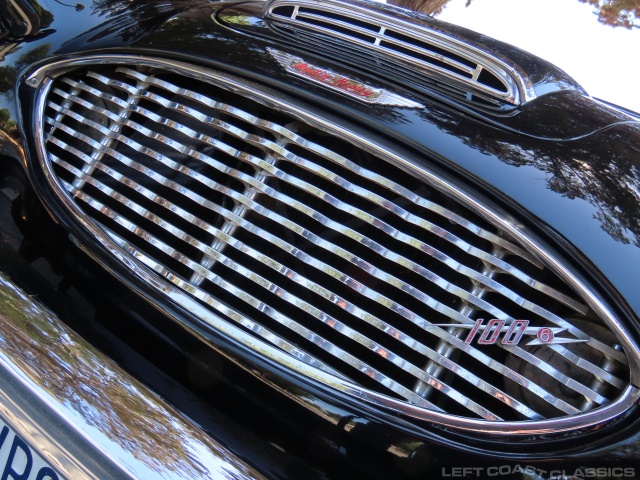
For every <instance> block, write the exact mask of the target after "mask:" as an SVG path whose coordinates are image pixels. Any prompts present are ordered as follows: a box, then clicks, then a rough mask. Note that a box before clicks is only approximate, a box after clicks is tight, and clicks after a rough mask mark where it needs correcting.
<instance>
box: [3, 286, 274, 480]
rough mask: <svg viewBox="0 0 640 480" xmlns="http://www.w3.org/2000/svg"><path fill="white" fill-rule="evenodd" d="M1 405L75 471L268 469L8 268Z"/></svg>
mask: <svg viewBox="0 0 640 480" xmlns="http://www.w3.org/2000/svg"><path fill="white" fill-rule="evenodd" d="M0 414H1V415H2V417H3V418H5V419H6V420H7V422H8V423H9V424H10V425H11V427H12V428H13V429H14V430H15V431H17V432H18V433H19V434H20V436H21V437H22V438H23V439H24V440H25V441H27V442H28V443H29V444H30V445H31V446H32V447H33V448H35V449H36V450H37V451H38V453H39V454H40V455H41V456H42V457H43V458H44V459H45V460H46V461H47V462H48V463H49V464H51V465H52V466H53V467H54V468H55V469H56V471H57V472H59V473H60V474H61V475H63V476H64V478H67V479H73V480H75V479H85V478H166V479H185V480H186V479H195V478H221V479H234V480H239V479H245V478H246V479H249V478H251V479H254V478H263V477H262V475H261V474H260V473H259V472H257V471H256V470H255V469H254V468H252V467H251V466H249V465H247V464H246V463H244V462H243V461H242V460H240V459H239V458H237V457H236V456H235V455H234V454H233V453H232V452H231V451H229V450H228V449H226V448H225V447H224V446H223V445H221V444H219V443H217V442H216V441H214V440H212V439H211V438H209V437H208V436H207V435H205V434H204V433H203V432H202V431H201V430H199V429H198V428H197V427H195V426H194V425H193V424H192V423H191V422H190V421H189V420H187V419H186V418H184V417H183V416H181V415H180V414H179V413H178V412H176V411H175V410H174V409H172V408H171V407H170V406H168V405H167V404H165V403H164V402H163V401H162V400H160V399H159V398H158V397H157V396H156V395H154V394H153V393H151V392H150V391H149V390H147V389H146V387H144V386H143V385H141V384H140V383H139V382H137V381H136V380H134V379H133V378H131V377H130V376H129V375H127V374H126V373H124V372H123V371H122V370H120V368H118V367H117V366H116V365H115V364H114V362H113V361H112V360H110V359H108V358H107V357H105V356H104V355H102V354H101V353H99V352H98V351H96V350H95V349H94V348H93V347H91V346H90V345H88V344H87V343H86V342H85V341H84V340H83V339H82V338H80V337H79V336H78V335H76V334H75V333H74V332H73V331H72V330H70V329H69V328H68V327H67V326H66V325H64V324H63V323H62V322H61V321H60V320H59V319H58V318H57V317H56V316H55V315H54V314H53V313H51V312H50V311H49V310H47V309H46V308H45V307H43V306H41V305H40V304H38V303H37V302H36V301H35V300H34V299H33V298H31V296H29V295H28V294H26V293H25V292H24V291H22V290H21V289H20V288H19V287H17V286H16V285H14V284H13V283H12V282H11V281H10V280H9V279H7V278H6V277H4V276H3V275H0ZM30 478H31V477H30Z"/></svg>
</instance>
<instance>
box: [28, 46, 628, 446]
mask: <svg viewBox="0 0 640 480" xmlns="http://www.w3.org/2000/svg"><path fill="white" fill-rule="evenodd" d="M99 60H100V61H98V60H95V59H91V58H88V59H86V60H85V62H84V63H86V64H88V65H91V66H90V67H89V66H88V67H86V68H84V67H83V68H81V69H78V70H76V71H71V72H66V70H68V68H67V67H69V66H70V65H73V64H72V63H71V62H61V63H60V64H56V65H52V66H49V67H44V68H42V69H40V70H39V71H37V72H36V73H35V74H34V75H33V76H32V77H31V78H32V79H33V80H35V82H36V83H37V82H39V83H40V87H38V88H40V96H39V97H38V98H39V109H38V112H39V113H38V115H39V117H38V118H37V119H36V123H37V124H38V125H41V127H38V135H40V138H38V141H39V148H40V149H41V150H40V152H39V153H40V156H41V158H40V160H41V163H42V167H43V169H44V170H45V172H48V174H49V179H50V180H52V182H51V187H52V188H53V189H54V190H55V191H56V192H57V193H58V195H59V196H60V198H61V200H62V201H63V202H65V203H66V204H67V206H68V208H69V210H70V212H71V213H73V214H74V216H75V218H76V219H77V220H78V221H80V222H81V223H83V225H84V226H85V228H87V229H88V230H90V231H91V232H92V233H93V234H94V236H95V237H96V239H97V240H98V241H99V242H100V243H102V245H103V246H105V247H107V248H108V249H110V250H111V251H112V252H113V253H114V254H115V255H116V256H117V257H118V258H120V260H121V261H123V262H124V263H125V264H126V265H128V266H129V267H130V268H131V269H132V271H133V272H135V273H136V274H137V275H138V276H139V277H140V278H142V279H143V280H145V281H147V282H148V283H149V284H151V285H153V286H154V287H155V288H157V289H158V290H159V291H161V292H163V293H164V294H165V295H167V296H168V297H170V298H171V299H172V300H173V301H176V302H178V303H180V304H182V305H183V306H186V307H187V308H188V309H189V310H190V311H192V312H194V313H195V315H196V316H198V317H199V318H200V319H201V320H202V321H204V322H206V323H207V324H209V325H210V326H212V327H213V328H215V329H217V330H218V331H220V332H223V333H224V334H225V335H229V336H230V337H232V338H234V339H236V340H238V341H240V342H242V343H244V344H245V345H250V346H251V348H253V349H254V350H255V351H257V352H259V353H260V354H262V355H266V356H268V357H270V358H272V359H273V360H275V361H277V362H279V363H281V364H283V365H285V366H287V367H289V368H292V369H294V370H296V371H298V372H302V373H303V374H304V375H306V376H308V377H310V378H313V379H315V380H319V381H321V382H323V383H325V384H328V385H330V386H332V387H333V388H337V389H339V390H342V391H345V392H347V393H350V394H352V395H355V396H357V397H359V398H362V399H366V400H367V401H371V402H374V403H376V404H378V405H382V406H385V407H387V408H393V409H395V410H398V411H400V412H402V413H405V414H407V415H410V416H414V417H418V418H422V419H426V420H430V421H436V422H439V423H443V424H446V425H450V426H455V427H459V428H466V429H477V430H481V431H484V432H488V433H491V432H502V433H504V432H508V431H512V430H517V433H518V434H526V435H529V434H531V433H536V432H538V433H540V432H548V431H562V430H567V429H574V428H578V427H583V426H586V425H592V424H594V423H599V422H602V421H605V420H608V419H611V418H614V417H615V416H617V415H619V414H620V413H622V412H623V411H625V410H626V409H628V408H629V407H630V406H631V405H632V404H633V403H634V401H635V400H636V399H637V396H638V391H637V389H636V388H635V387H634V386H633V385H632V384H631V380H630V378H631V377H633V378H635V376H636V375H637V372H636V370H637V366H636V362H635V360H633V361H632V362H631V366H630V365H629V358H631V359H635V358H637V355H636V350H635V346H634V345H633V343H632V342H631V341H630V340H629V337H628V335H627V333H626V331H625V330H624V328H623V327H622V326H621V325H620V324H619V323H618V322H617V321H616V320H615V318H613V317H612V316H611V314H610V313H609V312H608V310H607V309H606V307H605V306H604V305H603V304H602V302H601V301H600V300H599V299H598V297H597V296H596V295H595V294H594V293H593V292H591V291H589V290H588V289H587V287H585V286H584V285H583V284H582V282H581V281H580V280H579V278H578V277H576V276H573V275H569V273H568V271H566V270H565V267H563V266H562V263H561V262H559V261H558V260H557V259H556V258H554V257H553V256H551V255H550V254H549V251H548V250H546V249H543V250H542V249H540V247H539V246H538V245H539V244H537V243H532V241H531V239H530V238H529V237H528V236H526V235H525V234H524V233H522V232H521V229H520V228H515V227H513V223H510V222H506V221H505V220H504V219H505V218H507V217H505V216H504V215H503V214H501V213H500V212H499V210H498V209H497V207H491V208H487V206H486V205H487V203H486V202H485V203H481V202H478V200H477V199H475V197H474V196H473V195H472V194H470V193H469V192H467V191H466V190H465V189H464V188H462V187H461V186H459V185H456V184H455V183H454V182H451V181H448V180H446V178H445V177H444V176H442V175H434V174H433V171H432V170H430V169H429V168H428V167H419V166H418V165H417V164H415V165H414V164H412V163H410V162H408V161H407V160H406V159H405V158H402V157H399V156H397V155H396V154H394V153H393V151H392V150H390V149H381V148H380V147H379V146H377V145H375V144H373V143H370V142H368V141H367V140H365V139H363V138H362V137H359V136H358V135H357V134H355V133H353V132H351V131H349V130H342V131H341V130H339V129H338V127H337V126H336V125H334V124H332V123H330V122H328V121H325V120H323V119H322V118H319V117H314V116H313V115H311V114H310V113H309V112H307V111H306V110H305V108H304V107H302V106H299V105H294V104H292V103H289V101H285V100H282V99H281V98H280V97H279V95H278V94H276V93H275V92H271V91H266V90H263V89H262V88H261V87H258V86H255V85H252V84H249V83H247V82H244V81H240V80H238V79H235V78H232V77H230V76H228V75H223V74H219V73H216V72H211V71H206V70H199V69H196V68H194V67H191V66H188V65H184V64H178V63H175V62H166V61H161V60H152V59H139V58H136V59H129V58H127V57H116V56H109V57H101V59H99ZM82 63H83V62H78V61H76V62H75V65H82ZM92 64H95V65H92ZM103 64H106V65H103ZM134 65H138V66H140V67H139V68H137V69H136V67H135V66H134ZM63 70H64V71H65V72H66V73H60V74H58V72H62V71H63ZM40 122H42V123H40ZM339 136H342V137H343V138H346V140H341V139H340V138H339ZM501 222H502V223H501ZM528 252H535V253H537V254H538V255H537V256H536V255H535V254H532V253H528ZM538 256H539V257H540V258H544V260H545V262H544V263H548V264H551V266H552V267H553V269H554V270H556V273H558V274H560V275H561V276H562V277H563V280H560V279H559V278H558V277H557V276H556V274H552V273H551V269H550V268H549V267H543V263H542V262H541V261H540V260H538ZM134 259H135V260H134ZM569 286H570V287H571V288H569ZM574 289H577V290H578V291H580V296H581V297H582V298H580V296H578V295H576V294H575V293H574V291H573V290H574ZM478 318H485V319H487V320H488V319H493V318H497V319H500V320H504V321H505V323H506V324H507V325H509V323H510V322H513V320H515V319H523V318H526V319H527V320H528V321H529V323H530V325H531V326H532V327H535V328H541V327H553V328H557V329H560V330H562V331H563V335H564V336H566V337H567V338H570V339H574V340H587V342H583V343H567V344H553V345H537V346H529V345H526V344H525V342H521V343H520V344H518V345H505V344H503V343H502V342H499V341H497V342H495V343H494V344H493V345H479V344H478V343H477V342H472V343H466V342H465V341H464V339H465V338H466V337H467V335H468V332H469V328H468V327H469V326H471V325H473V324H474V323H475V321H476V319H478ZM444 325H450V326H444ZM614 332H615V333H614ZM263 342H264V343H263ZM283 352H286V354H285V353H283ZM630 352H631V353H630Z"/></svg>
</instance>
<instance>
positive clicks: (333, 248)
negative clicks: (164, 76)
mask: <svg viewBox="0 0 640 480" xmlns="http://www.w3.org/2000/svg"><path fill="white" fill-rule="evenodd" d="M123 121H124V124H126V125H128V126H131V127H133V128H135V129H136V130H138V131H140V132H143V133H145V134H147V135H148V136H149V137H150V138H154V139H156V140H161V141H162V140H163V139H164V138H165V137H164V136H163V135H159V134H156V133H155V132H152V131H151V130H149V129H146V128H144V127H142V126H141V125H139V124H137V123H135V122H132V121H131V120H130V119H123ZM87 123H89V122H87ZM167 125H168V124H167ZM95 126H96V127H99V125H97V124H96V125H95ZM169 126H171V125H169ZM105 133H106V132H105ZM116 138H118V139H119V137H116ZM127 144H128V145H130V146H132V145H133V144H132V142H131V140H130V139H127ZM169 146H171V147H172V148H175V149H176V150H177V151H179V152H180V153H184V154H187V155H189V156H192V157H194V158H196V159H199V160H203V161H205V162H206V163H208V164H209V165H211V166H213V167H214V168H218V169H219V170H220V171H221V172H222V173H227V174H231V175H232V176H234V177H235V178H240V179H244V180H245V181H246V182H247V184H249V185H251V186H252V187H254V188H256V189H257V190H259V191H261V192H262V193H264V194H266V195H269V196H272V197H275V198H278V199H281V200H283V201H284V202H285V203H286V204H288V205H289V206H293V207H294V208H297V209H298V208H300V210H301V211H302V212H303V213H305V214H307V215H309V216H310V217H312V218H314V219H315V220H316V221H319V222H321V223H323V224H324V225H325V226H327V227H329V228H333V229H334V230H335V231H336V232H338V233H340V225H338V224H336V222H333V221H331V220H330V219H328V218H327V217H326V216H324V215H322V214H320V213H318V212H316V211H315V210H313V209H311V208H308V207H307V206H306V205H302V204H300V203H299V202H297V201H289V199H290V197H288V196H287V195H283V194H278V192H276V191H275V190H274V189H272V188H268V187H266V186H264V185H263V184H261V183H259V182H256V181H255V179H254V178H253V177H249V176H248V175H246V174H243V173H242V172H239V171H238V170H236V169H233V168H229V167H226V166H223V165H221V164H219V163H218V162H217V161H215V160H214V159H213V158H211V157H209V156H206V155H202V154H200V153H199V152H195V151H193V150H191V149H188V148H186V147H184V146H182V145H180V144H179V143H178V142H175V141H171V142H170V143H169ZM229 152H231V153H233V156H236V157H241V156H242V155H241V154H240V152H236V151H233V150H232V149H229V150H228V151H227V153H229ZM142 153H145V154H149V153H151V156H152V157H153V158H156V159H158V160H161V161H162V162H163V163H165V164H167V165H168V166H171V165H173V167H175V168H176V169H177V171H180V172H181V173H185V172H187V171H189V172H190V176H192V177H193V178H194V179H199V180H200V181H204V182H205V184H207V185H208V186H209V187H210V188H213V189H215V186H213V185H212V184H211V183H210V182H211V181H210V179H205V178H204V177H203V176H202V175H200V174H198V173H197V172H194V171H192V170H189V169H186V168H185V167H182V166H179V165H177V164H175V162H171V161H167V160H168V159H167V158H165V157H163V158H162V159H160V158H159V157H160V154H158V153H157V152H148V151H144V152H142ZM259 164H260V165H261V166H264V165H265V162H262V161H260V162H259ZM267 165H268V164H267ZM173 167H172V168H173ZM270 216H272V217H273V216H274V215H273V213H272V214H271V215H270ZM347 230H350V229H347ZM351 234H352V235H353V236H354V237H355V238H356V239H357V240H359V241H362V239H364V238H365V237H364V236H359V234H358V233H357V232H355V231H353V230H351ZM305 238H306V236H305ZM307 239H308V238H307ZM363 243H364V242H363ZM372 243H373V242H372ZM364 244H365V245H366V246H367V247H370V245H368V244H366V243H364ZM327 245H328V246H327V247H325V248H326V250H327V251H329V252H333V253H337V252H340V253H342V255H343V256H346V257H347V258H348V259H349V260H350V261H353V262H354V263H356V264H358V266H359V267H360V268H363V269H364V270H366V271H368V272H369V273H370V274H372V275H374V276H375V277H376V278H379V279H384V281H386V282H387V283H388V284H389V285H390V286H394V287H396V288H398V289H399V290H402V291H404V292H406V293H409V294H410V295H412V296H413V297H415V298H417V299H418V300H420V301H422V302H424V303H425V304H426V305H428V306H430V307H431V308H433V309H434V310H436V311H438V312H441V313H444V314H446V315H447V316H448V317H450V318H452V319H454V320H456V321H458V322H459V323H463V324H469V323H473V322H472V321H471V320H469V319H468V318H467V317H465V316H463V315H461V314H459V313H458V312H457V311H455V310H453V309H451V308H450V307H447V306H444V305H442V304H441V303H439V302H438V301H437V300H436V299H435V298H434V297H432V296H430V295H427V294H426V293H424V292H422V291H419V290H417V289H416V288H414V287H412V286H410V285H408V284H406V283H405V282H403V281H402V280H400V279H399V278H397V277H395V276H393V275H390V274H388V273H387V272H385V271H382V270H380V269H377V268H375V267H374V266H373V265H371V264H368V263H367V262H364V261H363V260H362V259H360V258H358V257H356V256H355V255H354V254H353V253H351V252H349V251H347V250H344V249H342V248H340V247H338V246H337V245H336V244H333V243H331V242H327ZM378 253H379V252H378ZM385 256H386V255H385ZM390 259H391V260H395V261H396V263H399V262H398V260H397V259H395V258H394V257H391V258H390ZM411 268H416V269H418V271H420V272H421V273H423V274H424V273H425V272H424V270H425V269H422V268H420V267H419V266H418V265H415V264H414V263H413V262H411ZM429 280H430V281H431V282H432V283H434V284H435V285H438V286H439V287H443V288H444V289H445V290H447V291H449V292H451V293H459V292H458V291H455V290H454V289H453V288H447V287H448V285H447V284H446V281H444V280H443V279H440V278H437V279H435V281H434V279H433V278H429ZM452 290H453V292H452ZM458 290H461V289H458ZM464 299H465V300H468V301H470V302H472V303H473V304H474V305H476V306H480V308H482V306H483V304H484V303H485V302H482V301H477V299H472V298H470V297H469V296H467V297H464ZM483 309H484V308H483ZM499 315H500V316H504V315H503V314H502V312H499ZM499 346H500V347H502V348H506V349H508V350H509V351H510V352H512V353H513V354H514V355H516V356H518V357H520V358H522V359H524V360H526V361H527V362H529V363H530V364H532V365H534V366H536V367H537V368H539V369H540V370H542V371H543V372H545V373H547V374H549V375H551V376H553V377H554V378H556V379H557V380H558V381H560V382H561V383H563V384H564V385H565V386H567V387H569V388H571V389H573V390H575V391H576V392H578V393H580V394H582V395H584V396H585V397H586V398H588V399H589V400H592V401H594V402H596V403H599V404H603V403H606V402H607V400H606V398H604V397H602V396H601V395H599V394H598V393H596V392H594V391H593V390H591V389H590V388H588V387H586V386H584V385H582V384H580V383H578V382H576V381H575V380H573V379H572V378H569V377H567V376H566V375H564V374H562V373H561V372H559V371H558V370H557V369H556V368H555V367H553V366H552V365H550V364H549V363H547V362H544V361H542V360H540V359H539V358H537V357H535V356H534V355H531V354H530V353H528V352H526V351H525V350H523V349H521V348H519V347H505V346H503V345H502V344H500V345H499Z"/></svg>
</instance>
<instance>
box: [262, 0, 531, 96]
mask: <svg viewBox="0 0 640 480" xmlns="http://www.w3.org/2000/svg"><path fill="white" fill-rule="evenodd" d="M384 8H387V7H384V6H380V7H378V6H377V5H372V6H367V7H364V6H360V5H358V4H351V3H343V2H337V1H321V2H304V1H290V0H275V1H272V2H269V3H267V4H266V6H265V17H266V19H267V21H268V22H269V25H270V27H271V28H272V29H274V30H277V31H278V32H280V33H283V34H285V35H290V36H291V35H293V36H295V37H296V40H297V41H298V42H302V43H304V44H305V45H313V46H314V47H315V48H318V47H320V48H322V47H326V48H330V49H331V50H332V53H333V54H335V53H338V52H337V51H336V50H341V52H340V53H341V54H344V55H346V56H348V57H349V59H350V60H355V62H354V63H358V59H359V60H362V61H364V62H367V66H368V67H371V66H372V65H371V61H372V60H371V56H370V54H371V53H373V54H375V56H376V57H375V60H374V61H375V62H376V63H378V64H377V65H375V67H376V69H378V70H380V71H387V70H391V71H392V72H393V74H394V75H395V76H399V77H402V78H403V80H406V81H407V82H410V83H414V84H415V83H419V84H425V83H426V84H427V85H428V86H429V87H432V88H433V87H436V88H438V89H439V90H445V91H446V93H447V94H449V96H451V95H452V94H453V95H454V97H457V98H458V99H460V100H463V101H466V102H473V103H480V104H482V105H484V106H487V107H493V108H502V107H504V106H509V105H519V104H521V103H523V102H524V101H526V100H529V99H530V98H528V96H529V95H531V92H528V89H527V88H526V81H525V79H524V78H523V76H522V75H521V74H520V73H519V72H518V71H517V70H516V68H514V67H513V66H510V65H508V64H507V63H506V62H504V61H503V60H501V59H498V58H496V57H495V56H492V55H491V54H490V53H488V52H485V51H483V50H481V49H479V48H477V47H474V46H472V45H469V44H467V43H465V42H463V41H461V40H458V39H456V38H454V37H452V36H449V35H447V34H446V33H443V32H441V31H438V30H435V29H432V28H429V27H428V26H426V25H424V24H423V22H420V21H417V20H413V19H412V18H410V17H406V18H404V16H403V15H406V14H399V13H398V12H397V11H396V10H390V11H389V12H387V11H385V10H384ZM377 9H379V11H378V10H377ZM363 50H364V53H363Z"/></svg>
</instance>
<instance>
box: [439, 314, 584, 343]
mask: <svg viewBox="0 0 640 480" xmlns="http://www.w3.org/2000/svg"><path fill="white" fill-rule="evenodd" d="M434 326H437V327H455V328H464V329H468V330H469V333H468V334H467V337H466V338H465V340H464V343H467V344H471V343H473V342H476V343H477V344H478V345H495V344H496V343H501V344H502V345H518V344H519V343H520V341H521V340H522V338H523V337H525V336H527V337H535V338H533V339H532V340H530V341H528V342H527V343H526V345H547V344H553V345H557V344H560V343H580V342H588V341H589V340H583V339H578V338H565V337H558V335H559V334H561V333H563V332H564V331H565V330H566V328H562V327H530V326H529V320H514V321H513V322H511V323H509V324H507V322H506V321H505V320H498V319H496V318H494V319H492V320H489V321H488V322H487V323H486V324H485V323H484V319H478V320H476V321H475V323H474V324H469V325H451V324H441V325H434Z"/></svg>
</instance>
